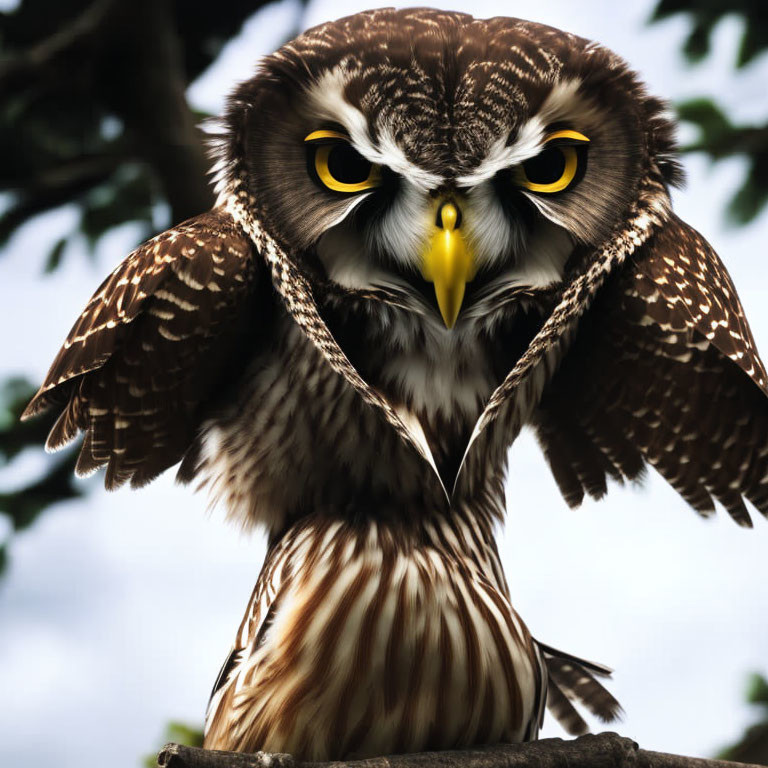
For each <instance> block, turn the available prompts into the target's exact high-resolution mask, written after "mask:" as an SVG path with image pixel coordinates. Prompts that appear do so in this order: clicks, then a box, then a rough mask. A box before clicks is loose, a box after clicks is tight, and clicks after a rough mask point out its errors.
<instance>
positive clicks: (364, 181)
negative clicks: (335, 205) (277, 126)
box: [304, 131, 381, 194]
mask: <svg viewBox="0 0 768 768" xmlns="http://www.w3.org/2000/svg"><path fill="white" fill-rule="evenodd" d="M304 141H305V142H306V143H307V144H308V156H307V159H308V164H309V169H310V173H311V174H312V175H313V176H314V177H315V178H316V179H317V181H319V182H320V184H322V185H323V186H324V187H326V188H327V189H330V190H331V191H333V192H344V193H347V194H354V193H356V192H364V191H365V190H367V189H373V188H374V187H378V186H379V185H380V184H381V168H380V167H379V166H378V165H374V164H373V163H371V162H370V161H369V160H366V159H365V158H364V157H363V156H362V155H361V154H360V153H359V152H358V151H357V150H356V149H355V148H354V147H353V146H352V145H351V144H350V143H349V140H348V139H347V137H346V136H344V134H342V133H338V132H337V131H314V132H312V133H310V134H309V136H307V137H306V138H305V139H304Z"/></svg>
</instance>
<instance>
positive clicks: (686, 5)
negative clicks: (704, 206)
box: [651, 0, 768, 224]
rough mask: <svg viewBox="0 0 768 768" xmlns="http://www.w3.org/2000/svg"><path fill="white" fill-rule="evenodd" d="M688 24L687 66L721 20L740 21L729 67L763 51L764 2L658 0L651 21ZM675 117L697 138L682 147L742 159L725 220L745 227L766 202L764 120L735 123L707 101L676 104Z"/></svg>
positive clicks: (767, 5) (767, 127)
mask: <svg viewBox="0 0 768 768" xmlns="http://www.w3.org/2000/svg"><path fill="white" fill-rule="evenodd" d="M681 13H682V14H685V15H686V16H687V17H688V19H689V20H690V30H689V32H688V36H687V37H686V39H685V42H684V44H683V52H684V54H685V56H686V58H687V59H688V60H689V61H691V62H694V63H695V62H699V61H702V60H703V59H704V58H705V57H706V56H707V55H708V54H709V53H710V51H711V44H712V34H713V31H714V29H715V27H716V26H717V25H718V24H719V23H720V22H721V21H722V20H723V19H724V18H725V17H735V18H738V19H739V21H740V22H741V41H740V43H739V49H738V53H737V56H736V61H735V62H734V66H735V67H736V69H743V68H744V67H746V66H748V65H749V64H751V63H753V62H754V61H755V60H756V59H757V58H758V57H759V56H760V55H761V54H763V53H765V51H766V50H768V2H766V1H765V0H735V1H734V0H731V1H729V2H724V0H661V1H660V2H659V3H658V4H657V5H656V8H655V10H654V12H653V15H652V17H651V21H661V20H663V19H667V18H669V17H671V16H674V15H677V14H681ZM677 109H678V114H679V116H680V119H681V120H684V121H686V122H688V123H691V124H692V125H694V126H696V127H697V128H698V131H699V137H698V140H697V141H695V142H694V143H692V144H690V145H688V146H686V147H683V149H684V151H686V152H703V153H705V154H706V155H708V156H709V157H710V158H711V159H712V160H713V161H718V160H722V159H724V158H728V157H742V158H745V159H746V161H747V170H746V174H745V177H744V181H743V182H742V184H741V186H740V187H739V189H738V190H737V192H736V193H735V195H734V196H733V198H732V199H731V200H730V202H729V204H728V210H727V214H728V218H729V219H730V220H731V221H732V222H733V223H735V224H747V223H749V222H750V221H752V220H753V219H755V218H756V217H757V215H758V214H759V213H760V212H761V211H762V210H763V208H764V207H765V205H766V203H768V121H766V122H763V123H762V124H760V125H738V124H735V123H733V122H732V121H731V120H730V119H729V117H728V116H727V115H726V114H725V112H724V111H723V110H722V109H721V108H720V107H719V106H718V105H717V103H716V102H715V101H713V100H712V99H711V98H709V97H701V98H698V99H694V100H692V101H687V102H684V103H682V104H679V105H677Z"/></svg>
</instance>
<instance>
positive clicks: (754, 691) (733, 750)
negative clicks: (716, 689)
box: [717, 675, 768, 765]
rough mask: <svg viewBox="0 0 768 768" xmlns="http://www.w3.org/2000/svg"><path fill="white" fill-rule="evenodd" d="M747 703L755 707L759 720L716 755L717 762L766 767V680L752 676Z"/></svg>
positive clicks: (767, 681) (767, 689)
mask: <svg viewBox="0 0 768 768" xmlns="http://www.w3.org/2000/svg"><path fill="white" fill-rule="evenodd" d="M747 701H748V702H749V703H750V704H754V705H755V709H756V711H757V713H758V717H759V720H758V722H756V723H755V724H754V725H752V726H750V727H749V728H748V729H747V730H746V731H745V733H744V735H743V736H742V737H741V739H740V740H739V741H737V742H736V743H735V744H732V745H731V746H730V747H726V748H725V749H724V750H722V751H721V752H720V754H719V755H717V758H718V759H719V760H733V761H734V762H737V763H754V764H756V765H768V680H766V678H765V677H763V676H762V675H752V677H751V679H750V681H749V686H748V689H747Z"/></svg>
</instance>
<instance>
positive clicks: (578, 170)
mask: <svg viewBox="0 0 768 768" xmlns="http://www.w3.org/2000/svg"><path fill="white" fill-rule="evenodd" d="M588 143H589V139H588V138H587V137H586V136H585V135H584V134H582V133H578V132H577V131H569V130H564V131H555V132H554V133H552V134H550V135H549V136H547V138H546V139H545V144H544V149H543V150H542V151H541V152H539V154H538V155H536V156H535V157H532V158H530V159H529V160H526V161H525V162H524V163H523V164H522V165H520V166H519V167H518V168H517V172H516V173H515V179H516V181H517V183H518V184H519V185H520V186H521V187H525V188H526V189H529V190H530V191H531V192H541V193H544V194H550V195H551V194H553V193H555V192H563V191H565V190H566V189H568V188H569V187H572V186H573V185H574V184H575V183H576V182H578V181H579V179H581V177H582V176H583V175H584V171H585V169H586V160H587V157H586V151H585V150H586V146H587V144H588Z"/></svg>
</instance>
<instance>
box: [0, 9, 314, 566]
mask: <svg viewBox="0 0 768 768" xmlns="http://www.w3.org/2000/svg"><path fill="white" fill-rule="evenodd" d="M265 5H267V2H266V0H222V2H218V3H217V4H216V7H215V12H212V6H211V4H210V2H208V0H131V2H125V0H21V2H20V3H19V4H18V5H17V6H16V7H15V8H13V9H12V10H8V11H0V93H2V94H3V98H2V100H0V194H2V195H3V207H2V208H0V257H2V247H3V246H4V245H6V244H7V242H8V240H9V238H10V237H11V236H12V234H13V233H14V232H15V231H16V230H17V229H18V228H19V227H20V226H21V225H23V224H25V223H27V222H30V221H32V220H33V219H34V218H35V217H36V216H38V215H39V214H42V213H45V212H47V211H51V210H53V209H56V208H58V207H60V206H64V205H68V206H75V207H76V208H77V209H78V210H79V213H80V217H79V222H78V226H77V228H76V231H74V232H72V233H70V234H69V235H67V236H65V237H63V238H61V239H59V240H57V241H56V242H53V243H49V244H47V245H46V244H43V243H41V248H46V247H47V248H48V252H47V255H46V257H45V259H44V271H45V272H46V273H55V271H56V270H57V269H59V267H60V266H61V263H62V256H63V255H64V254H65V253H67V252H68V251H67V247H66V246H67V244H68V243H69V241H70V240H71V239H72V238H73V237H78V238H79V239H80V240H81V241H82V240H83V239H84V240H85V242H86V243H87V244H88V245H89V246H90V247H91V249H92V248H93V246H94V245H95V244H96V243H97V242H98V241H99V239H100V238H101V237H102V236H104V235H105V234H106V233H107V232H109V231H110V230H111V229H113V228H115V227H117V226H120V225H122V224H125V223H127V222H132V223H139V224H142V225H143V229H144V232H143V234H144V235H145V236H146V237H149V236H151V235H152V234H154V233H155V230H157V229H158V228H159V229H165V228H166V227H167V226H169V225H170V224H171V223H172V221H181V220H183V219H185V218H188V217H190V216H194V215H196V214H197V213H200V212H201V211H203V210H206V209H207V208H209V207H210V205H211V204H212V202H213V193H212V191H211V188H210V185H209V183H208V179H207V178H206V172H207V169H208V165H209V163H208V160H207V157H206V150H205V146H204V140H203V134H202V133H201V132H200V131H199V129H198V127H197V124H198V123H199V122H200V120H201V119H202V118H204V117H205V115H201V114H199V113H195V112H193V111H192V110H191V109H190V107H189V105H188V103H187V100H186V95H185V94H186V89H187V87H188V86H189V85H190V83H192V82H193V81H194V80H195V79H196V78H198V77H199V76H200V75H202V74H203V73H204V72H205V70H206V69H207V68H208V67H209V66H210V65H211V64H212V63H213V62H214V61H215V60H216V58H217V57H218V56H219V54H220V52H221V50H222V48H223V47H224V45H225V44H226V43H227V42H229V41H230V40H231V39H232V38H233V37H234V36H235V35H236V34H238V33H239V31H240V30H241V28H242V26H243V24H244V23H245V22H246V21H247V20H248V19H249V18H251V17H252V16H253V15H254V14H256V13H258V11H259V10H260V9H261V8H262V7H264V6H265ZM302 8H303V2H299V3H297V9H298V10H301V9H302ZM300 21H301V19H300V17H299V14H298V13H297V18H296V28H297V29H298V27H299V25H300ZM285 32H286V34H290V33H291V30H285ZM294 32H295V30H294ZM291 36H292V35H291ZM246 74H247V73H244V75H246ZM53 279H55V277H54V278H53ZM96 282H97V281H94V283H96ZM72 319H73V320H74V318H72ZM65 330H66V329H65V328H62V329H61V331H62V332H63V331H65ZM6 365H8V361H6ZM34 389H35V388H34V387H33V386H32V385H31V384H30V383H29V382H26V381H23V380H21V379H11V380H8V381H6V382H5V383H4V384H0V467H2V466H5V465H8V464H9V463H10V462H12V461H13V460H14V459H18V457H19V456H20V454H21V453H22V452H24V451H26V450H36V451H39V452H41V447H42V445H43V444H44V442H45V438H46V436H47V434H48V431H49V429H50V428H51V426H52V424H53V416H52V415H51V414H46V415H44V416H42V417H39V418H36V419H33V420H31V421H29V422H25V423H21V422H19V420H18V417H19V414H20V413H21V411H22V410H23V408H24V406H25V405H26V403H27V402H28V401H29V399H30V398H31V397H32V395H33V394H34ZM75 454H76V450H75V449H74V448H70V449H68V450H66V451H63V452H61V453H59V454H57V456H56V457H51V458H50V459H49V460H48V461H47V463H46V469H45V470H44V472H43V474H42V476H41V477H39V478H37V479H36V480H34V481H33V482H31V483H30V484H28V485H24V486H23V487H21V488H18V487H15V486H14V487H11V488H10V489H9V488H8V487H3V488H2V489H1V490H0V515H2V514H4V515H6V516H8V518H9V519H10V529H11V533H13V532H16V531H20V530H23V529H25V528H27V527H29V526H30V525H32V523H33V522H34V521H35V520H37V519H38V517H39V516H40V514H41V513H42V512H43V511H44V510H45V509H47V508H48V507H50V506H51V505H53V504H54V503H56V502H59V501H64V500H67V499H72V498H75V497H77V496H79V495H81V494H82V493H83V492H84V490H85V489H86V486H83V484H82V483H78V482H77V481H75V479H74V474H73V467H74V463H75ZM5 474H6V476H8V472H6V473H5ZM8 485H9V483H6V484H5V486H8ZM8 560H9V540H7V539H6V540H5V541H2V540H0V573H2V572H3V571H4V569H5V568H6V566H7V564H8Z"/></svg>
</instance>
